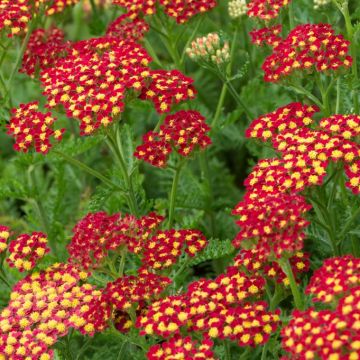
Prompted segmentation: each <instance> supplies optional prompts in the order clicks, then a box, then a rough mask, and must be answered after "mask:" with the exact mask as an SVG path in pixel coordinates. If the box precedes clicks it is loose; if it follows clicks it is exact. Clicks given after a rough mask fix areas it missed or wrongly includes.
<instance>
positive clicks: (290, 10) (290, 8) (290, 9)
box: [288, 1, 295, 30]
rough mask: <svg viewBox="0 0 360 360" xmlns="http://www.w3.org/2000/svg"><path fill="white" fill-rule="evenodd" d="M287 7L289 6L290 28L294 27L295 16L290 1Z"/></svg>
mask: <svg viewBox="0 0 360 360" xmlns="http://www.w3.org/2000/svg"><path fill="white" fill-rule="evenodd" d="M288 7H289V24H290V30H291V29H293V28H294V27H295V16H294V8H293V3H292V1H290V3H289V5H288Z"/></svg>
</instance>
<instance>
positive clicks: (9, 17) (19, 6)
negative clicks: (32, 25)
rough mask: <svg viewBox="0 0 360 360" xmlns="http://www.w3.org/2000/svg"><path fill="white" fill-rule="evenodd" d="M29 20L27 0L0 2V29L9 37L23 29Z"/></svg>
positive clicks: (4, 0)
mask: <svg viewBox="0 0 360 360" xmlns="http://www.w3.org/2000/svg"><path fill="white" fill-rule="evenodd" d="M30 20H31V14H30V6H29V4H28V1H27V0H3V1H1V3H0V30H2V29H5V31H6V32H8V33H9V35H8V36H9V37H12V36H14V35H19V34H21V33H23V32H24V31H25V29H26V28H27V25H28V23H29V21H30Z"/></svg>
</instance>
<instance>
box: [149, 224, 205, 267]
mask: <svg viewBox="0 0 360 360" xmlns="http://www.w3.org/2000/svg"><path fill="white" fill-rule="evenodd" d="M206 245H207V239H206V238H205V236H204V235H203V234H202V233H201V232H200V231H198V230H165V231H158V232H157V233H156V234H155V235H154V236H153V237H151V238H150V239H149V240H148V241H147V242H146V243H145V245H144V249H143V252H142V253H143V258H142V266H143V267H144V268H145V269H154V270H161V269H165V268H168V267H170V266H172V265H174V264H175V263H176V262H177V261H178V259H179V258H180V256H181V255H182V253H183V251H185V253H186V254H188V255H189V256H190V257H193V256H195V255H196V254H197V253H198V252H200V251H201V250H203V249H204V248H205V247H206Z"/></svg>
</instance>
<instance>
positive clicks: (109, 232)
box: [68, 212, 163, 269]
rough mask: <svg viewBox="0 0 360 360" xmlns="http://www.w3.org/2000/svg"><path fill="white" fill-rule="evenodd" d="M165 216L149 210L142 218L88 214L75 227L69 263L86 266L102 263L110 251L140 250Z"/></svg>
mask: <svg viewBox="0 0 360 360" xmlns="http://www.w3.org/2000/svg"><path fill="white" fill-rule="evenodd" d="M162 220H163V218H162V217H161V216H158V215H156V214H154V213H150V214H149V215H147V216H144V217H142V218H140V219H136V218H135V217H134V216H132V215H125V216H122V215H121V214H120V213H116V214H113V215H108V214H107V213H105V212H97V213H89V214H87V215H86V216H85V217H84V218H83V219H81V220H80V221H79V222H78V223H77V224H76V226H75V227H74V229H73V233H74V235H73V237H72V239H71V242H70V244H69V245H68V251H69V254H70V262H71V263H76V264H79V265H80V266H81V267H82V268H84V269H94V268H96V267H98V266H101V265H102V262H103V261H104V260H105V258H106V257H107V256H108V255H109V251H112V250H117V249H119V248H121V247H122V246H126V247H127V248H128V250H129V251H131V252H134V253H139V252H140V251H142V250H143V248H144V244H145V242H146V241H147V239H148V238H149V237H150V236H151V234H152V233H153V232H154V231H155V230H156V228H157V226H158V225H159V224H160V223H161V221H162Z"/></svg>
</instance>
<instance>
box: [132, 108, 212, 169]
mask: <svg viewBox="0 0 360 360" xmlns="http://www.w3.org/2000/svg"><path fill="white" fill-rule="evenodd" d="M209 131H210V127H209V126H208V125H207V124H206V122H205V118H204V117H203V116H202V115H201V114H200V113H199V112H197V111H192V110H188V111H185V110H181V111H178V112H177V113H175V114H173V115H168V116H167V117H166V118H165V121H164V124H163V125H161V126H160V130H159V132H152V131H151V132H149V133H147V134H146V135H145V136H144V138H143V144H142V145H140V146H138V147H137V148H136V151H135V154H134V155H135V156H136V157H137V158H138V159H141V160H144V161H146V162H148V163H150V164H151V165H153V166H157V167H165V166H166V163H167V160H168V158H169V156H170V154H171V153H172V151H173V150H175V151H176V152H177V153H179V154H180V155H181V156H184V157H188V156H190V155H191V154H192V153H193V152H194V151H195V149H196V148H200V149H204V148H206V147H207V146H209V145H210V144H211V139H210V138H209V136H208V133H209Z"/></svg>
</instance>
